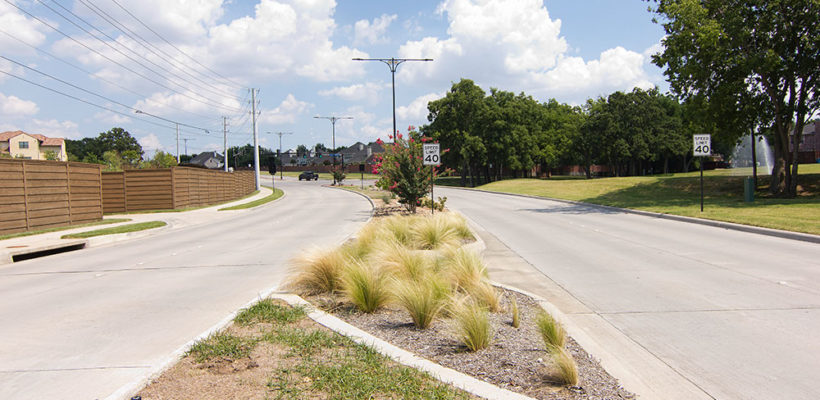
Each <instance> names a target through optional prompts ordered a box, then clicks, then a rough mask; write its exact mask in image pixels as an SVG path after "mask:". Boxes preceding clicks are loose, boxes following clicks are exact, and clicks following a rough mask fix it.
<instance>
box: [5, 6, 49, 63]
mask: <svg viewBox="0 0 820 400" xmlns="http://www.w3.org/2000/svg"><path fill="white" fill-rule="evenodd" d="M12 3H18V2H17V1H12ZM49 23H51V24H52V25H55V26H56V25H57V24H56V23H52V22H49ZM0 29H2V30H3V31H5V32H8V34H6V33H3V32H0V49H3V53H4V54H6V55H10V54H31V53H33V52H34V50H33V49H31V48H30V47H29V46H26V45H25V44H22V43H20V41H18V40H15V39H13V38H12V37H11V36H10V35H13V36H14V37H15V38H17V39H19V40H21V41H23V42H25V43H28V44H29V45H32V46H40V45H41V44H43V42H44V41H45V40H46V35H45V34H44V33H43V32H44V31H46V30H48V28H47V27H46V26H44V25H43V24H41V23H39V22H37V21H36V20H34V19H31V18H27V17H26V16H25V15H23V13H21V12H20V11H19V10H18V9H17V8H15V7H14V6H12V5H11V4H8V3H6V2H4V1H3V2H0Z"/></svg>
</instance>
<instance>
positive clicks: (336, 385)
mask: <svg viewBox="0 0 820 400" xmlns="http://www.w3.org/2000/svg"><path fill="white" fill-rule="evenodd" d="M139 395H140V396H141V397H142V398H143V399H145V400H149V399H197V398H225V399H236V398H266V399H292V398H311V399H312V398H321V399H368V398H379V399H381V398H413V399H470V398H473V397H471V396H469V395H467V394H465V393H463V392H461V391H459V390H457V389H455V388H453V387H451V386H448V385H446V384H443V383H441V382H439V381H437V380H435V379H433V378H432V377H430V376H429V375H427V374H425V373H422V372H419V371H417V370H415V369H412V368H408V367H404V366H402V365H399V364H397V363H395V362H393V361H392V360H390V359H389V358H387V357H385V356H383V355H381V354H379V353H377V352H376V351H374V350H373V349H371V348H369V347H367V346H363V345H360V344H356V343H354V342H353V341H352V340H350V339H348V338H346V337H344V336H341V335H338V334H336V333H334V332H332V331H330V330H328V329H326V328H324V327H322V326H320V325H319V324H317V323H315V322H314V321H312V320H310V319H309V318H307V314H306V313H305V310H304V309H302V308H299V307H291V306H290V305H288V304H286V303H284V302H281V301H277V300H272V299H263V300H261V301H260V302H258V303H256V304H255V305H253V306H251V307H249V308H247V309H245V310H242V311H241V312H240V313H239V314H238V315H237V317H236V318H235V319H234V323H233V325H231V326H230V327H228V328H226V329H225V330H223V331H221V332H219V333H216V334H213V335H211V336H209V337H208V338H206V339H203V340H201V341H199V342H197V343H196V344H194V345H193V346H192V347H191V349H190V351H189V352H188V353H187V354H186V355H185V357H184V358H183V359H182V360H180V362H179V363H177V364H176V365H175V366H174V367H172V368H170V369H169V370H167V371H166V372H164V373H163V374H162V375H161V376H160V377H158V378H157V379H155V380H154V381H153V382H151V384H149V385H148V386H147V387H146V388H144V389H143V390H142V391H140V393H139Z"/></svg>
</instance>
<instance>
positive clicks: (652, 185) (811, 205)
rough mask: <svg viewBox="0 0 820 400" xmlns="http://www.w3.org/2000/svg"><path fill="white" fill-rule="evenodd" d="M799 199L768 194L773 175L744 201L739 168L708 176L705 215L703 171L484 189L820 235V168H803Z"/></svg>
mask: <svg viewBox="0 0 820 400" xmlns="http://www.w3.org/2000/svg"><path fill="white" fill-rule="evenodd" d="M800 167H801V175H800V177H799V178H798V179H799V181H798V182H799V186H800V187H799V195H798V196H797V198H793V199H784V198H777V197H771V196H769V195H768V192H767V191H766V190H765V189H766V188H767V187H768V182H769V177H768V176H761V177H759V178H758V189H759V190H758V191H757V193H755V196H756V198H755V200H754V202H751V203H747V202H744V201H743V178H744V177H745V176H742V175H731V174H732V173H737V171H733V170H716V171H707V172H706V173H705V174H704V197H705V199H704V203H705V205H704V211H703V212H702V213H701V212H700V177H699V173H697V172H690V173H683V174H671V175H663V176H658V175H656V176H644V177H621V178H600V179H589V180H588V179H562V178H563V177H559V178H558V179H556V178H553V179H512V180H504V181H498V182H492V183H490V184H487V185H483V186H480V187H479V188H480V189H483V190H489V191H495V192H502V193H516V194H527V195H533V196H540V197H549V198H555V199H564V200H575V201H581V202H585V203H591V204H600V205H607V206H613V207H621V208H630V209H636V210H644V211H652V212H658V213H663V214H673V215H683V216H687V217H696V218H705V219H711V220H717V221H725V222H734V223H739V224H746V225H754V226H761V227H765V228H773V229H782V230H788V231H794V232H804V233H812V234H820V164H809V165H801V166H800Z"/></svg>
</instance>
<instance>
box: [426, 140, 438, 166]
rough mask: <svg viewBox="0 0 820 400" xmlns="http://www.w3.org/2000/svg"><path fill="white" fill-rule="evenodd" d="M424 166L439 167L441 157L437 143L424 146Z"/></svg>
mask: <svg viewBox="0 0 820 400" xmlns="http://www.w3.org/2000/svg"><path fill="white" fill-rule="evenodd" d="M423 164H424V165H441V155H440V154H439V144H438V143H425V144H424V159H423Z"/></svg>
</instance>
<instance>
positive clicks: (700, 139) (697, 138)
mask: <svg viewBox="0 0 820 400" xmlns="http://www.w3.org/2000/svg"><path fill="white" fill-rule="evenodd" d="M692 139H693V142H694V148H693V149H692V151H693V152H694V153H695V157H706V156H711V155H712V135H710V134H705V135H692Z"/></svg>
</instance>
